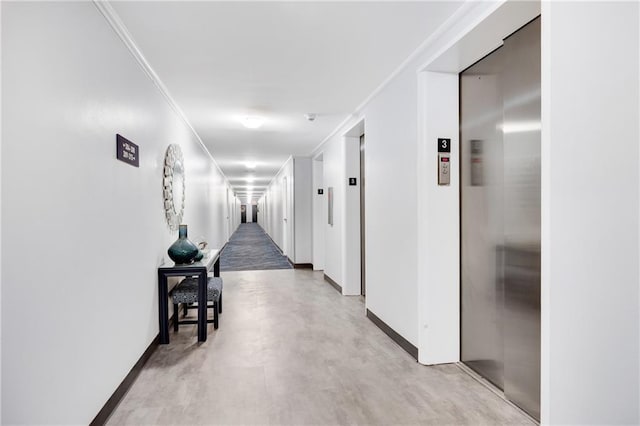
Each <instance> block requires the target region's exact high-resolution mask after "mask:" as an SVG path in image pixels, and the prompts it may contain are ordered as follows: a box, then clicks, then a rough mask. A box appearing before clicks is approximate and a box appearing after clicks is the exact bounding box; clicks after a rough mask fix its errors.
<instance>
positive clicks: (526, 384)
mask: <svg viewBox="0 0 640 426" xmlns="http://www.w3.org/2000/svg"><path fill="white" fill-rule="evenodd" d="M536 21H537V22H536ZM530 24H534V25H537V26H538V34H539V26H540V17H539V16H538V17H536V18H535V19H533V20H532V21H530V22H528V23H527V24H525V25H523V26H522V27H521V28H520V29H518V30H516V31H515V32H514V33H512V34H511V35H509V36H508V37H507V38H505V40H507V39H508V38H511V37H512V36H513V35H515V34H516V33H518V32H519V31H521V30H523V29H525V28H526V27H527V26H529V25H530ZM530 28H533V27H530ZM532 31H533V30H532ZM527 37H529V38H530V40H534V43H535V42H539V39H538V40H536V39H535V35H534V36H531V31H530V32H529V33H528V34H526V35H524V38H525V39H526V38H527ZM526 42H527V41H525V43H526ZM502 47H503V46H500V47H498V48H497V49H495V50H494V51H492V52H491V53H489V54H487V55H485V56H484V57H483V58H481V59H479V60H478V61H476V62H475V63H474V64H472V65H470V66H469V67H467V68H466V69H464V70H462V71H460V73H459V80H458V84H459V86H458V89H459V92H458V93H459V99H460V103H459V120H460V126H459V135H458V136H459V139H458V140H459V147H460V149H459V152H458V161H459V164H460V169H459V170H460V185H459V188H458V189H459V208H460V215H459V229H460V234H459V237H460V241H459V249H460V251H459V255H460V269H459V274H460V275H459V276H460V293H459V296H460V301H459V302H460V310H459V314H460V318H459V321H460V360H461V362H463V363H465V365H468V366H469V367H470V368H471V369H473V370H474V371H477V370H476V369H475V368H473V367H472V366H471V365H470V364H469V363H468V361H472V360H468V361H464V360H463V348H464V346H463V341H464V332H463V330H464V327H463V325H464V323H463V316H464V311H463V300H464V294H463V280H464V277H465V275H464V272H465V267H464V265H465V260H464V259H465V258H464V257H463V247H465V245H467V243H468V242H467V241H466V240H465V234H463V224H464V223H465V216H463V209H464V203H463V190H464V188H465V184H466V182H465V181H464V180H463V173H464V172H463V157H464V156H465V150H466V149H471V148H470V146H469V144H465V142H464V139H463V137H462V136H463V125H462V124H463V121H462V120H463V116H462V105H463V102H462V74H463V73H464V72H465V71H468V70H469V69H470V68H472V67H474V66H476V65H477V64H479V63H480V62H482V61H483V60H485V59H486V58H487V57H489V56H490V55H492V54H494V53H495V52H496V51H497V50H499V49H501V48H502ZM530 48H531V46H525V47H524V48H523V49H530ZM511 53H513V54H514V55H513V56H514V58H515V57H516V56H517V54H519V53H520V52H519V51H517V50H514V51H513V52H511ZM520 59H522V58H520ZM511 60H512V62H511V64H513V63H518V64H520V63H521V62H519V61H517V60H513V59H511ZM503 61H506V58H503ZM506 64H507V62H504V63H503V64H502V65H501V67H502V71H501V72H504V73H505V74H504V75H501V77H500V79H501V82H500V84H501V89H500V90H501V93H500V96H501V98H502V102H503V110H502V113H503V117H502V125H503V126H504V123H507V122H509V120H511V121H514V120H513V119H514V115H513V114H515V119H516V120H515V121H514V122H516V123H517V120H522V118H523V117H522V111H521V110H520V111H519V110H518V107H515V108H514V106H513V105H512V104H513V102H511V103H509V102H506V101H508V100H509V99H510V97H513V95H514V93H509V88H508V84H506V83H505V81H508V80H507V79H506V77H505V76H509V74H508V69H507V65H506ZM516 69H517V67H516ZM511 71H513V69H512V70H511ZM524 74H527V73H526V72H525V73H524ZM512 75H514V74H513V73H512ZM517 75H519V76H520V75H521V73H518V74H517ZM534 75H535V73H534ZM539 77H540V76H539V75H538V78H539ZM524 80H525V82H524V83H523V86H524V87H525V88H528V89H531V86H530V84H531V82H530V81H529V82H527V81H526V78H524ZM532 81H533V80H532ZM537 81H538V82H540V80H539V79H538V80H537ZM527 84H529V85H527ZM538 84H540V83H538ZM519 85H520V83H518V86H519ZM512 89H513V87H512ZM520 89H521V88H520V87H519V88H518V89H517V90H515V94H517V95H522V93H520V92H519V91H518V90H520ZM526 93H529V92H526ZM511 100H513V99H511ZM538 102H539V97H538ZM529 103H530V101H529ZM508 104H509V105H510V106H509V107H507V105H508ZM533 104H534V105H535V101H534V102H533ZM524 105H525V106H526V105H527V103H526V102H525V103H524ZM514 109H515V113H514ZM524 109H525V110H526V109H527V108H526V107H525V108H524ZM508 111H509V113H508ZM529 112H530V111H529ZM527 113H528V112H525V118H529V116H527V115H526V114H527ZM539 114H540V112H539V111H538V115H537V119H538V120H541V116H540V115H539ZM503 128H504V127H503ZM506 134H507V132H506V131H504V136H503V139H502V141H501V143H502V146H503V151H502V152H503V156H504V157H503V162H504V165H503V171H502V173H503V182H502V185H503V192H504V193H503V195H502V203H503V204H502V205H503V206H508V207H509V208H510V209H511V210H516V214H517V213H518V212H517V210H518V208H520V212H519V213H520V214H523V213H524V216H523V217H519V216H516V217H517V218H518V219H521V220H522V222H520V223H525V224H526V219H527V218H526V211H525V210H523V209H522V207H517V206H518V204H517V203H510V199H509V196H508V195H507V194H508V193H509V190H507V189H506V188H507V187H508V184H509V183H510V184H511V189H510V191H511V197H513V193H514V188H515V194H516V195H515V198H514V200H515V201H520V198H526V197H522V193H521V192H518V191H523V190H524V189H518V188H519V186H518V184H516V185H515V186H514V185H513V181H509V180H508V179H509V177H508V174H509V173H511V174H513V172H512V171H511V172H507V170H508V169H507V167H506V163H507V157H508V153H507V151H508V149H506V148H505V147H506V145H507V141H508V140H510V138H509V137H507V136H506ZM467 136H468V135H467ZM472 136H475V135H472ZM538 138H540V135H538ZM467 139H469V143H471V141H472V139H473V137H472V138H469V137H468V138H467ZM525 139H526V138H525ZM519 142H520V141H519V140H515V141H514V140H510V141H509V142H508V143H509V144H512V145H515V144H517V143H519ZM528 143H530V142H528ZM540 147H541V139H538V150H539V149H540ZM509 149H512V147H509ZM517 154H519V155H520V156H521V158H524V157H522V154H521V153H517ZM528 154H531V153H528ZM528 154H527V155H528ZM511 155H513V153H512V154H511ZM538 155H540V154H539V153H538ZM525 157H526V158H527V160H529V159H530V158H529V157H528V156H525ZM467 159H468V160H469V163H470V164H471V162H472V160H473V158H472V155H471V154H470V155H469V158H465V161H466V160H467ZM482 160H483V159H481V161H482ZM509 161H514V160H513V159H510V160H509ZM516 161H517V157H516ZM481 164H484V163H481ZM510 167H511V168H513V165H512V164H511V165H510ZM539 167H540V164H539V163H538V168H539ZM468 173H469V175H470V176H466V175H465V176H464V177H466V178H467V180H469V179H470V178H471V179H472V177H471V175H472V174H473V172H472V170H471V168H469V170H468ZM533 173H534V174H535V171H534V172H533ZM516 177H519V176H518V175H516ZM539 177H540V170H538V178H539ZM511 178H512V179H513V176H511ZM468 186H469V187H471V186H472V185H471V184H469V185H468ZM520 188H523V187H522V186H520ZM538 190H539V191H540V190H541V188H538ZM539 191H538V192H539ZM532 193H535V188H534V190H532ZM467 194H468V192H467ZM539 195H540V194H538V196H539ZM467 197H469V195H467ZM487 198H490V197H487ZM467 202H469V200H467ZM514 206H515V207H514ZM538 208H540V200H539V199H538ZM504 211H506V210H504ZM504 211H503V217H502V222H503V227H504V228H503V234H504V236H505V241H504V242H503V246H502V250H503V251H502V252H501V253H502V254H501V255H498V254H497V253H498V251H497V250H496V259H498V258H500V259H502V260H503V262H502V264H501V265H502V267H503V277H504V280H507V279H509V280H510V282H511V284H508V285H506V286H505V283H503V284H502V285H503V286H505V288H504V289H503V292H502V294H503V296H502V297H503V300H502V304H503V306H502V310H503V312H502V314H501V316H502V318H501V321H502V322H503V326H504V328H505V329H504V331H503V335H502V342H503V349H502V362H503V364H502V369H503V373H502V374H503V379H504V384H503V386H498V387H501V388H502V389H504V395H505V397H506V398H507V399H509V400H510V401H512V402H513V403H514V404H515V405H517V406H519V407H521V408H522V409H523V410H524V411H526V412H527V413H528V414H530V415H532V416H533V417H534V418H536V419H538V420H539V419H540V402H541V401H540V397H541V395H540V387H539V385H540V372H541V370H540V344H541V334H540V333H541V316H540V308H541V300H540V291H541V276H540V263H539V262H540V245H539V244H540V241H541V234H540V227H539V226H540V224H539V223H538V233H537V241H538V245H537V247H533V246H532V248H531V250H529V251H527V249H526V247H525V248H523V249H521V248H520V247H519V246H518V244H517V243H518V241H519V237H522V236H523V235H525V236H529V237H530V236H532V235H533V236H535V235H536V234H535V232H534V233H532V234H530V235H526V232H524V233H523V232H522V231H521V229H520V228H517V227H513V224H511V229H510V230H509V229H508V228H509V224H507V218H508V216H509V213H505V212H504ZM512 214H513V213H512ZM530 216H531V217H532V216H535V215H530ZM511 219H513V217H511ZM513 231H515V233H514V232H513ZM510 233H511V235H510ZM520 234H522V235H520ZM510 240H511V241H510ZM522 241H528V240H527V239H526V238H524V239H522ZM467 251H468V250H467ZM508 253H510V254H508ZM472 255H473V253H472ZM509 256H510V258H511V259H514V260H515V262H511V261H507V257H509ZM523 256H525V257H526V256H528V257H529V260H530V261H531V262H533V263H532V264H535V263H536V262H538V263H537V265H538V266H537V267H538V269H537V289H538V294H537V320H538V322H537V332H538V334H537V348H538V350H537V351H536V350H533V352H531V351H524V352H526V353H527V355H530V354H529V352H531V353H533V354H536V353H537V379H536V380H535V382H537V385H538V387H537V395H536V396H537V401H536V396H533V399H532V394H533V392H531V391H532V390H533V388H531V386H532V385H531V383H532V382H533V381H532V380H531V378H532V375H531V374H529V376H528V377H525V378H523V377H522V376H523V374H522V373H521V372H520V367H522V364H523V361H524V364H525V367H529V364H531V359H530V358H532V357H531V356H525V357H524V359H520V358H518V357H516V358H513V352H514V351H513V348H511V349H509V348H508V347H507V346H508V345H509V344H508V343H507V339H508V338H509V336H507V335H508V334H510V335H511V336H512V337H511V338H509V339H510V344H512V346H513V343H514V339H513V336H516V339H515V340H519V341H517V342H516V343H517V345H521V344H523V340H526V339H525V338H523V337H522V335H528V334H530V332H531V331H532V330H533V329H532V328H531V325H529V324H525V325H522V324H521V323H520V325H519V326H522V327H524V328H523V329H521V328H518V329H517V330H516V331H517V333H514V328H513V324H511V325H510V323H511V322H512V321H513V320H514V319H518V318H517V317H518V316H519V317H523V316H529V317H531V318H533V317H535V315H531V313H527V312H524V313H523V312H520V311H518V310H517V309H516V310H514V309H513V306H514V303H519V304H522V303H523V302H525V303H531V302H532V301H533V302H535V300H533V299H531V296H530V295H529V294H526V296H527V297H525V298H523V297H522V294H519V293H522V288H519V286H520V287H522V286H523V282H524V283H525V284H527V281H531V282H535V281H536V278H535V277H534V278H531V277H527V274H529V275H530V272H531V270H529V269H527V267H530V265H529V263H531V262H529V263H526V262H525V263H526V265H525V264H523V263H522V258H523ZM531 256H533V257H531ZM467 257H468V255H467ZM496 261H497V260H496ZM522 265H525V266H526V267H524V268H523V267H522ZM519 268H520V269H522V271H518V269H519ZM497 269H498V268H497ZM514 271H515V273H514ZM510 274H511V275H510ZM523 274H524V275H523ZM523 276H525V277H526V278H522V277H523ZM496 277H497V276H496ZM509 277H511V278H509ZM514 280H515V281H514ZM512 281H513V282H512ZM509 286H511V287H514V288H516V290H511V289H510V288H506V287H509ZM467 291H468V289H467ZM509 292H510V295H508V294H507V293H509ZM514 295H515V296H514ZM510 304H511V307H509V305H510ZM516 306H517V305H516ZM526 308H529V307H528V306H526ZM518 309H524V308H523V307H522V306H518ZM516 311H517V312H516ZM513 312H516V316H515V317H514V314H513ZM534 314H535V312H534ZM531 318H529V321H530V322H531ZM521 322H522V321H521ZM513 323H514V324H515V322H513ZM508 328H510V329H511V330H510V331H509V330H507V329H508ZM534 328H535V327H534ZM529 337H530V336H529ZM530 340H535V336H534V339H530ZM527 343H528V342H524V344H527ZM517 345H516V346H517ZM531 349H534V348H531ZM510 351H511V355H508V352H510ZM517 351H520V352H523V351H522V347H518V348H517ZM517 351H516V352H517ZM520 355H522V354H520ZM509 356H511V359H509ZM534 357H535V355H534ZM514 359H515V360H516V361H514ZM509 363H511V364H513V365H511V366H508V365H507V364H509ZM508 370H509V371H508ZM533 371H534V372H535V368H534V369H533ZM514 372H515V373H514ZM529 373H530V372H529ZM480 375H481V376H483V377H484V375H483V374H480ZM516 375H517V376H519V377H517V378H515V376H516ZM534 375H535V374H534ZM507 376H514V377H507ZM525 376H526V374H525ZM485 378H486V377H485ZM489 381H491V380H490V379H489ZM534 387H535V386H534ZM536 402H537V407H536Z"/></svg>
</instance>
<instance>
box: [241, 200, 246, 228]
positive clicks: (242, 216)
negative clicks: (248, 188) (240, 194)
mask: <svg viewBox="0 0 640 426" xmlns="http://www.w3.org/2000/svg"><path fill="white" fill-rule="evenodd" d="M240 223H247V206H246V205H245V204H243V205H241V206H240Z"/></svg>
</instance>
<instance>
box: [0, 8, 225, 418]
mask: <svg viewBox="0 0 640 426" xmlns="http://www.w3.org/2000/svg"><path fill="white" fill-rule="evenodd" d="M1 7H2V86H3V93H2V101H3V105H2V106H3V109H2V123H3V125H4V126H3V127H2V151H3V152H2V185H3V186H2V230H3V235H2V245H3V248H4V250H2V265H3V268H2V340H3V341H2V343H3V344H2V388H3V392H2V407H3V412H2V416H3V417H2V421H3V423H7V424H16V423H23V424H88V423H89V422H90V421H91V420H92V419H93V418H94V416H95V415H96V414H97V413H98V411H99V410H100V409H101V408H102V406H103V405H104V403H105V402H106V400H107V398H108V397H110V396H111V394H112V393H113V391H114V390H115V389H116V388H117V386H118V385H119V384H120V382H121V381H122V379H123V378H124V377H125V375H126V374H127V373H128V372H129V370H130V369H131V368H132V367H133V365H134V364H135V362H136V361H137V360H138V359H139V357H140V356H141V355H142V353H143V352H144V351H145V349H146V348H147V347H148V345H149V344H150V343H151V342H152V341H153V339H154V338H155V337H156V336H157V334H158V292H157V271H156V268H157V266H158V264H159V263H160V262H161V260H162V258H164V257H166V250H167V248H168V247H169V245H170V244H171V243H172V242H173V241H174V240H175V239H176V237H177V233H175V232H170V231H169V230H168V228H167V226H166V225H165V221H164V212H163V203H162V193H161V178H162V166H163V158H164V152H165V150H166V147H167V146H168V145H169V144H170V143H177V144H179V145H180V146H181V147H182V150H183V153H184V156H185V166H186V182H187V192H186V212H185V213H186V214H185V219H184V222H185V223H187V224H188V225H189V235H190V236H192V237H194V238H195V237H197V236H199V235H205V236H206V237H207V238H208V239H209V242H210V243H211V246H212V247H220V246H222V244H223V243H224V242H225V240H226V229H225V228H226V224H225V221H226V215H227V212H226V200H225V197H226V187H227V184H226V182H225V179H224V177H223V176H222V174H221V173H220V172H219V170H218V168H217V167H216V165H215V164H214V162H213V161H212V159H211V158H210V156H209V155H208V153H207V152H206V151H205V150H204V149H203V147H202V145H201V144H200V142H199V141H198V139H197V138H196V136H195V135H194V134H193V132H192V131H191V129H190V128H189V126H187V124H186V123H185V122H184V121H183V120H182V119H181V118H180V116H179V115H178V114H177V113H176V111H174V109H172V107H171V106H170V104H169V103H168V102H167V100H166V99H165V98H164V96H163V95H162V94H161V93H160V91H159V90H158V88H157V87H156V86H155V85H154V83H153V82H152V81H151V80H150V79H149V77H148V76H147V74H145V72H144V71H143V69H142V68H141V67H140V65H139V64H138V63H137V62H136V59H134V57H133V56H132V54H131V53H130V51H129V50H128V49H127V47H125V45H124V44H123V42H122V41H121V40H120V38H119V37H118V35H117V34H116V33H115V32H114V30H113V29H112V28H111V27H110V26H109V24H108V23H107V21H106V20H105V18H104V17H103V16H102V15H101V14H100V12H99V11H98V10H97V9H96V6H95V5H94V4H93V3H87V2H82V3H80V2H77V3H7V2H3V3H2V6H1ZM116 133H121V134H122V135H124V136H125V137H127V138H129V139H131V140H132V141H133V142H135V143H137V144H138V145H139V146H140V158H141V161H140V167H139V168H135V167H132V166H129V165H127V164H125V163H122V162H120V161H117V160H116V158H115V135H116Z"/></svg>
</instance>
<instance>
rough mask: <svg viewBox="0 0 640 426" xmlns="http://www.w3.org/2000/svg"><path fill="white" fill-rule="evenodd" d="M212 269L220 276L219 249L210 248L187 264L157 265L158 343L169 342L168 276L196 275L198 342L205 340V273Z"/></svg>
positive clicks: (215, 274) (170, 263)
mask: <svg viewBox="0 0 640 426" xmlns="http://www.w3.org/2000/svg"><path fill="white" fill-rule="evenodd" d="M211 269H213V275H214V276H215V277H219V276H220V250H211V251H210V252H209V253H208V254H207V257H205V258H203V259H202V260H201V261H199V262H195V263H190V264H188V265H176V264H174V263H173V262H169V263H164V264H162V265H160V266H159V267H158V310H159V320H160V343H161V344H167V343H169V305H168V299H169V289H168V284H167V278H169V277H198V300H199V301H200V302H199V303H198V342H206V341H207V275H208V273H209V271H210V270H211Z"/></svg>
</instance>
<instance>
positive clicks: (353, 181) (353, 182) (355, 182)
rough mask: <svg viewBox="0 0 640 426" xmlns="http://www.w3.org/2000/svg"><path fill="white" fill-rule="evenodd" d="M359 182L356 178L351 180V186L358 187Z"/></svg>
mask: <svg viewBox="0 0 640 426" xmlns="http://www.w3.org/2000/svg"><path fill="white" fill-rule="evenodd" d="M357 184H358V181H357V179H356V178H349V186H356V185H357Z"/></svg>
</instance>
